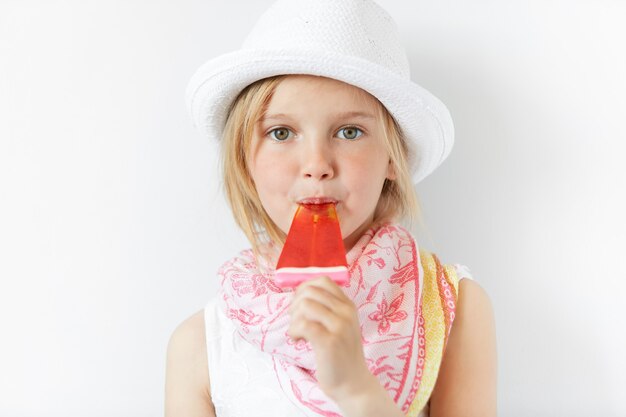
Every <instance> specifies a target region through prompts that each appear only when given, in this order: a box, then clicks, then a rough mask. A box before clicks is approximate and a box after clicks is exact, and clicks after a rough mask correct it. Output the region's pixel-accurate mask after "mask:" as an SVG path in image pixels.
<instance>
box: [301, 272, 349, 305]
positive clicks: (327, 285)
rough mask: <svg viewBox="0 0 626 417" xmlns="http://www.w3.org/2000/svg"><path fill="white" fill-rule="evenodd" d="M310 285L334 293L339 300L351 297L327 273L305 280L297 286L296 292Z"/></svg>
mask: <svg viewBox="0 0 626 417" xmlns="http://www.w3.org/2000/svg"><path fill="white" fill-rule="evenodd" d="M310 287H314V288H321V289H323V290H325V291H327V292H328V293H330V294H332V295H333V296H335V297H336V298H337V299H339V300H348V299H349V298H348V296H346V294H345V293H344V292H343V290H342V289H341V287H339V285H337V284H336V283H335V281H333V280H332V279H330V278H329V277H327V276H325V275H323V276H321V277H319V278H315V279H312V280H309V281H305V282H303V283H302V284H300V285H299V286H298V287H297V288H296V294H298V293H299V292H301V291H304V290H305V289H307V288H310Z"/></svg>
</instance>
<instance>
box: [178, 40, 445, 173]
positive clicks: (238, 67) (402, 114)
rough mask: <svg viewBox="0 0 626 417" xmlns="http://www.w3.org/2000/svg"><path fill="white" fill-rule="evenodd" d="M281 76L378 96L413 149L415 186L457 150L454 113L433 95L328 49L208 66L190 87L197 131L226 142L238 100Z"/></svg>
mask: <svg viewBox="0 0 626 417" xmlns="http://www.w3.org/2000/svg"><path fill="white" fill-rule="evenodd" d="M282 74H306V75H317V76H323V77H329V78H333V79H336V80H339V81H343V82H345V83H347V84H351V85H354V86H356V87H359V88H361V89H363V90H365V91H367V92H368V93H370V94H371V95H373V96H374V97H376V98H377V99H378V100H379V101H380V102H381V103H382V104H383V105H384V106H385V107H386V108H387V110H388V111H389V112H390V113H391V114H392V116H393V117H394V119H395V120H396V122H397V123H398V125H399V126H400V128H401V129H402V132H403V134H404V136H405V137H406V139H407V141H408V143H409V146H410V148H411V149H412V153H413V157H412V158H411V159H412V161H410V162H411V166H412V173H411V174H412V178H413V182H414V183H418V182H419V181H421V180H422V179H423V178H425V177H426V176H427V175H428V174H430V173H431V172H432V171H434V169H435V168H437V166H439V165H440V164H441V163H442V162H443V161H444V160H445V158H446V157H447V156H448V154H449V153H450V150H451V149H452V146H453V143H454V126H453V124H452V118H451V116H450V113H449V111H448V109H447V108H446V106H445V105H444V104H443V103H442V102H441V101H440V100H439V99H438V98H437V97H435V96H434V95H433V94H431V93H430V92H429V91H428V90H426V89H425V88H423V87H421V86H420V85H418V84H416V83H414V82H412V81H411V80H410V79H408V78H402V77H399V76H398V75H396V74H394V73H392V72H390V71H389V70H388V69H386V68H384V67H382V66H380V65H378V64H375V63H372V62H370V61H367V60H364V59H362V58H358V57H354V56H347V55H344V54H341V55H340V54H336V53H330V52H326V51H323V50H319V51H301V50H270V49H267V50H247V49H242V50H238V51H235V52H231V53H228V54H225V55H221V56H219V57H217V58H215V59H212V60H210V61H208V62H207V63H205V64H204V65H202V66H201V67H200V68H199V69H198V70H197V71H196V73H195V74H194V75H193V77H192V78H191V80H190V82H189V85H188V87H187V92H186V100H187V105H188V108H189V111H190V113H191V115H192V119H193V122H194V124H195V126H196V127H197V128H198V129H199V130H200V131H201V132H203V133H204V134H206V135H207V136H209V137H211V138H214V139H216V140H221V136H222V133H223V129H224V126H225V123H226V119H227V117H228V112H229V111H230V108H231V105H232V103H233V101H234V100H235V98H236V97H237V95H238V94H239V93H240V92H241V91H242V90H243V89H244V88H245V87H246V86H248V85H250V84H252V83H254V82H255V81H258V80H261V79H263V78H268V77H272V76H276V75H282Z"/></svg>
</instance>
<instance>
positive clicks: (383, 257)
mask: <svg viewBox="0 0 626 417" xmlns="http://www.w3.org/2000/svg"><path fill="white" fill-rule="evenodd" d="M347 260H348V266H349V269H350V276H351V280H350V283H349V284H348V286H347V287H342V289H343V290H344V292H345V293H346V295H347V296H348V297H350V299H351V300H352V301H353V302H354V304H355V305H356V307H357V310H358V315H359V321H360V324H361V335H362V341H363V351H364V354H365V359H366V361H367V365H368V367H369V370H370V372H372V374H373V375H375V376H376V377H377V378H378V379H379V381H380V383H381V384H382V386H384V387H385V389H386V390H387V392H388V393H389V395H390V396H391V398H393V400H394V401H395V402H396V404H398V406H399V407H401V408H402V410H403V411H405V412H406V410H407V409H408V407H409V405H410V403H411V401H412V400H413V399H414V397H415V394H416V392H417V388H418V387H419V384H420V381H421V377H422V373H421V371H422V369H423V365H424V355H425V353H424V346H425V339H424V328H423V326H422V325H420V323H418V322H419V318H420V311H419V308H420V304H421V303H420V300H421V296H422V288H423V285H422V280H423V278H422V275H423V274H422V268H421V262H420V259H419V250H418V247H417V243H416V242H415V240H414V239H413V237H412V236H411V234H410V233H409V232H408V231H407V230H405V229H404V228H402V227H401V226H399V225H395V224H384V225H382V226H378V227H376V228H372V229H370V230H368V231H367V232H366V233H365V234H364V235H363V236H362V237H361V238H360V239H359V241H358V242H357V243H356V245H355V246H354V247H353V248H352V249H351V250H350V252H348V254H347ZM268 262H269V263H271V262H273V261H268ZM269 263H263V262H262V261H261V262H258V263H257V261H256V259H255V257H254V255H253V254H252V251H251V250H246V251H243V252H241V253H240V255H239V256H237V257H235V258H234V259H232V260H230V261H228V262H226V263H225V264H224V265H223V266H222V267H221V268H220V270H219V275H220V277H221V290H220V294H219V302H220V307H221V308H222V310H223V311H224V312H225V314H226V316H227V317H229V318H230V319H231V320H232V322H233V323H234V325H235V327H236V328H237V330H238V333H239V334H240V335H241V336H242V337H243V338H244V339H245V340H247V341H248V342H249V343H251V344H252V345H253V346H256V347H257V348H258V349H260V350H262V351H264V352H267V353H269V354H270V355H272V358H273V361H274V369H275V371H276V375H277V378H278V380H279V382H280V385H281V387H282V388H283V391H284V392H285V393H286V394H287V395H288V397H289V398H291V399H292V401H294V403H296V404H302V405H303V407H301V408H302V409H303V410H304V411H306V412H307V414H308V415H311V416H317V415H322V416H327V417H330V416H332V417H340V416H341V411H340V409H339V408H338V407H337V405H336V403H334V402H333V401H332V400H331V399H329V398H328V397H327V396H326V395H325V394H324V392H323V391H322V390H321V389H320V387H319V385H318V383H317V380H316V378H315V369H316V367H315V356H314V352H313V349H312V347H311V345H310V343H308V342H306V341H304V340H301V341H299V342H298V343H295V342H294V341H293V340H292V339H291V338H290V337H289V336H287V334H286V332H287V328H288V326H289V317H288V314H287V309H288V306H289V303H290V301H291V299H292V297H293V290H282V289H281V288H279V287H277V286H276V285H275V284H274V283H273V282H272V269H273V268H271V267H269Z"/></svg>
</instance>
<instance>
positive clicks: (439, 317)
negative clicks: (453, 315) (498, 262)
mask: <svg viewBox="0 0 626 417" xmlns="http://www.w3.org/2000/svg"><path fill="white" fill-rule="evenodd" d="M420 257H421V261H422V267H423V269H424V281H423V285H424V287H423V296H422V297H423V298H422V314H423V317H424V330H425V336H426V359H425V363H424V373H423V375H422V380H421V382H420V386H419V389H418V391H417V394H416V396H415V399H414V400H413V403H411V405H410V406H409V410H408V411H407V413H406V415H407V416H408V417H417V416H418V415H419V413H420V411H421V410H422V409H423V408H424V406H425V405H426V403H427V402H428V400H429V398H430V395H431V393H432V391H433V388H434V387H435V382H436V381H437V375H438V374H439V367H440V366H441V360H442V358H443V352H444V347H445V345H446V342H447V338H448V334H449V329H447V328H446V314H448V316H449V313H450V312H449V311H448V310H449V309H448V308H447V306H446V305H445V303H442V300H443V299H444V298H443V295H442V294H440V284H439V283H438V277H440V276H441V275H442V274H445V277H446V278H447V279H446V281H447V282H448V283H449V284H450V285H451V286H452V288H454V300H456V299H457V295H458V292H459V280H458V277H457V274H456V269H455V268H454V267H453V266H448V265H441V263H440V262H439V260H438V259H437V257H436V256H435V255H434V254H431V253H429V252H426V251H422V250H420ZM450 325H451V323H450Z"/></svg>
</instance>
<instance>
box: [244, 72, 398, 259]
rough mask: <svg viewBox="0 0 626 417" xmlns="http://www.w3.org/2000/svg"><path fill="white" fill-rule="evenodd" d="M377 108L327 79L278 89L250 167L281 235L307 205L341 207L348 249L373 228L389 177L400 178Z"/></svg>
mask: <svg viewBox="0 0 626 417" xmlns="http://www.w3.org/2000/svg"><path fill="white" fill-rule="evenodd" d="M377 106H379V104H378V103H377V101H376V99H375V98H373V97H372V96H371V95H369V94H368V93H366V92H365V91H363V90H361V89H359V88H357V87H354V86H351V85H349V84H345V83H343V82H341V81H336V80H333V79H329V78H323V77H315V76H309V75H293V76H288V77H286V78H284V79H283V80H282V81H281V82H280V83H279V84H278V85H277V87H276V90H275V91H274V94H273V97H272V99H271V101H270V102H269V105H268V108H267V111H266V113H265V115H264V116H263V118H262V119H261V120H259V122H258V123H257V124H256V125H255V126H254V133H253V138H252V142H251V146H250V151H249V155H248V166H249V167H250V174H251V176H252V179H253V180H254V183H255V186H256V190H257V192H258V194H259V198H260V200H261V203H262V204H263V207H264V208H265V210H266V211H267V213H268V215H269V216H270V218H271V219H272V220H273V221H274V223H276V225H277V226H278V227H279V228H280V229H281V230H282V231H283V232H285V233H287V232H288V231H289V227H290V226H291V221H292V219H293V216H294V214H295V212H296V209H297V207H298V203H299V202H301V201H303V200H306V199H320V200H317V201H318V202H323V201H325V200H332V201H336V202H337V215H338V217H339V221H340V225H341V234H342V236H343V238H344V246H345V247H346V250H350V249H351V248H352V246H354V244H355V243H356V241H357V240H358V238H359V237H360V236H361V235H362V234H363V233H364V232H365V231H366V230H367V229H368V228H369V227H370V226H371V224H372V221H373V218H374V210H375V208H376V204H377V202H378V198H379V197H380V194H381V190H382V187H383V184H384V181H385V178H389V179H395V174H394V172H393V169H392V165H391V164H390V161H389V155H388V153H387V150H386V149H385V145H384V142H383V136H382V135H383V126H382V123H381V122H380V121H379V119H378V117H377V114H378V113H377ZM313 201H316V200H313Z"/></svg>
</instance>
